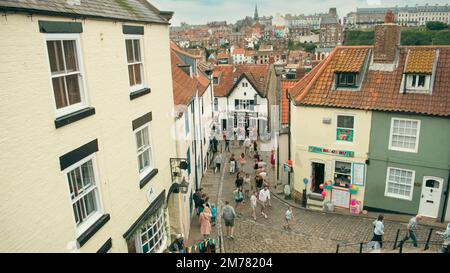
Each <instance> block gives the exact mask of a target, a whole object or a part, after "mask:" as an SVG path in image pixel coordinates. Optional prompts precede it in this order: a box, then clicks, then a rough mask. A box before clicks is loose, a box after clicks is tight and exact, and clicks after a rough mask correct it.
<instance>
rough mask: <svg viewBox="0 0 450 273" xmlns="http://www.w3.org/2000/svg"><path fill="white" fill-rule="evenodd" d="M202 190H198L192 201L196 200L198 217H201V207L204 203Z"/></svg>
mask: <svg viewBox="0 0 450 273" xmlns="http://www.w3.org/2000/svg"><path fill="white" fill-rule="evenodd" d="M202 190H203V189H202V188H200V189H198V190H197V191H196V192H195V193H194V196H193V197H192V199H194V205H195V212H196V213H197V216H198V215H200V212H199V207H200V205H201V203H202V201H201V200H202Z"/></svg>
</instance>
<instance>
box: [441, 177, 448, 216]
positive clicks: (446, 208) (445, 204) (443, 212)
mask: <svg viewBox="0 0 450 273" xmlns="http://www.w3.org/2000/svg"><path fill="white" fill-rule="evenodd" d="M444 194H445V198H444V208H443V209H442V216H441V223H443V222H444V221H445V215H446V214H447V210H448V209H449V208H448V206H447V205H448V195H449V194H450V170H449V171H448V179H447V191H446V192H445V193H444Z"/></svg>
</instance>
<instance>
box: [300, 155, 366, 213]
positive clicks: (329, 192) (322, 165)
mask: <svg viewBox="0 0 450 273" xmlns="http://www.w3.org/2000/svg"><path fill="white" fill-rule="evenodd" d="M307 162H309V165H310V170H311V172H310V179H307V180H305V182H307V184H306V188H307V191H308V192H309V193H310V195H309V196H311V197H312V198H315V197H317V196H319V195H320V196H322V198H323V201H324V204H327V203H328V204H333V206H334V208H338V209H346V210H349V211H350V212H351V213H361V209H362V207H363V202H364V186H365V185H364V184H365V172H366V164H365V161H363V160H361V159H359V158H355V152H354V151H349V150H335V149H328V148H324V147H315V146H309V147H308V152H307ZM315 199H317V198H315Z"/></svg>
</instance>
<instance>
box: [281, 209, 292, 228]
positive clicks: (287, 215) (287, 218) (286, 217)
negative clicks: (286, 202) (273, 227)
mask: <svg viewBox="0 0 450 273" xmlns="http://www.w3.org/2000/svg"><path fill="white" fill-rule="evenodd" d="M292 218H293V215H292V207H291V206H288V209H287V210H286V213H285V214H284V220H285V222H286V224H285V225H284V226H283V228H284V229H286V230H291V226H290V222H291V220H292Z"/></svg>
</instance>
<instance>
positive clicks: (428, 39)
mask: <svg viewBox="0 0 450 273" xmlns="http://www.w3.org/2000/svg"><path fill="white" fill-rule="evenodd" d="M373 43H374V31H373V30H372V31H367V30H351V31H347V32H346V33H345V40H344V45H349V46H355V45H373ZM401 45H418V46H420V45H450V29H444V30H427V29H426V28H403V29H402V37H401Z"/></svg>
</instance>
